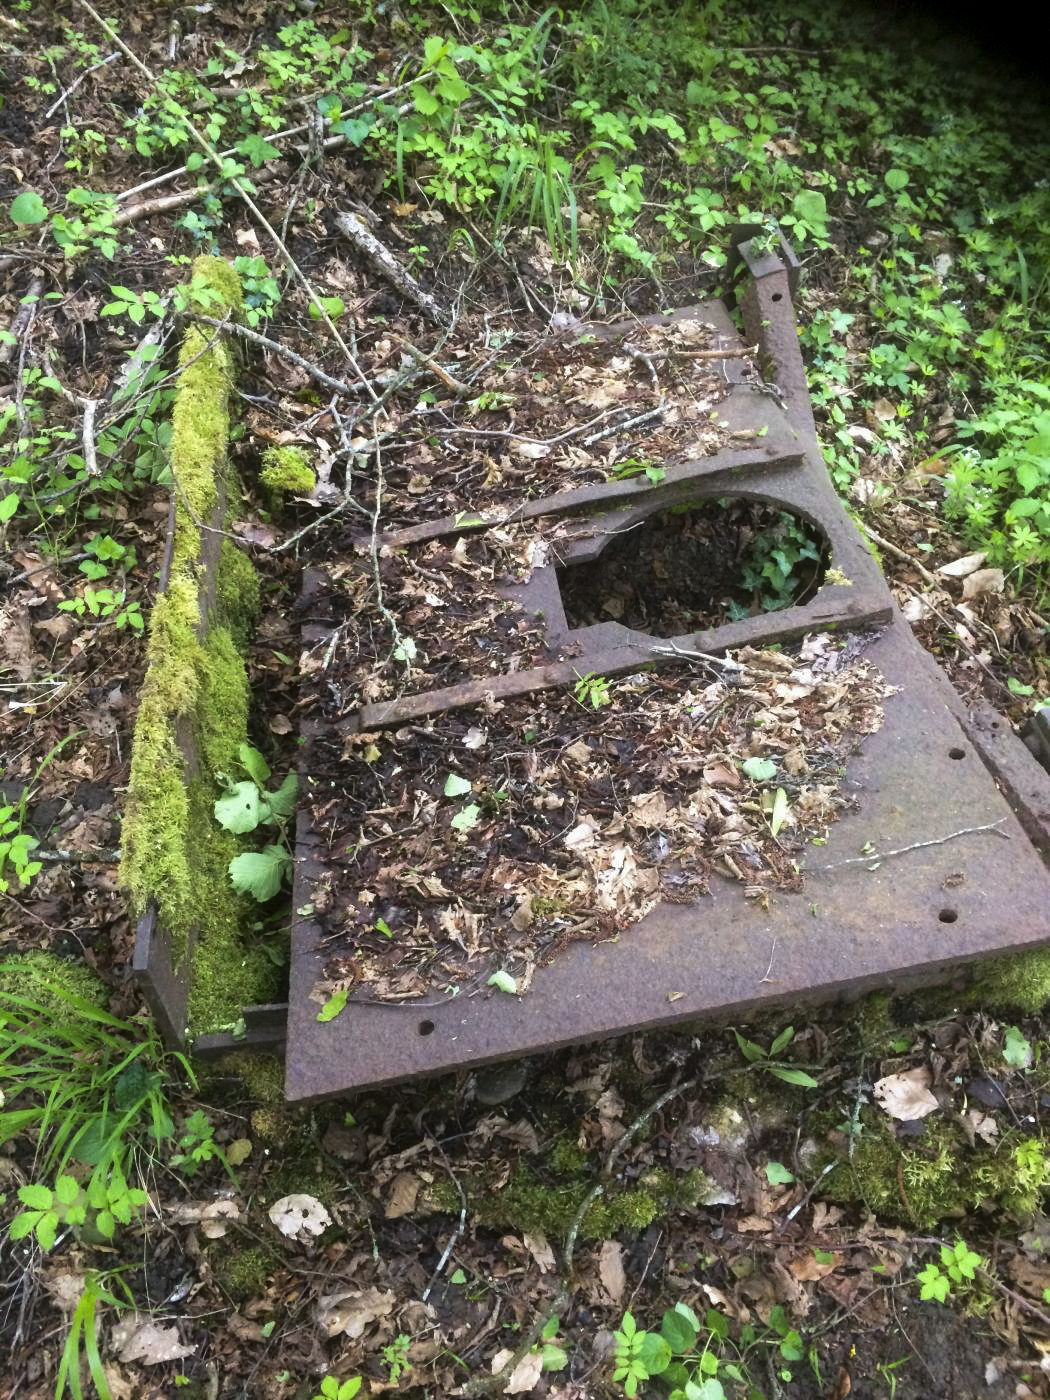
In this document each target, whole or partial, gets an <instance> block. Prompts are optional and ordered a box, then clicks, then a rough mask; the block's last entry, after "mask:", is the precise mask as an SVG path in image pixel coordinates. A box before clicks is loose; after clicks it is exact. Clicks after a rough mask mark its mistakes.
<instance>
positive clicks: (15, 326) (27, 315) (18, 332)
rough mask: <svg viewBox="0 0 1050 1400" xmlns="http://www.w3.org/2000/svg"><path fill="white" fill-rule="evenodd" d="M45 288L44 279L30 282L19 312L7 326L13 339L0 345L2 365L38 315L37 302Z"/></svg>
mask: <svg viewBox="0 0 1050 1400" xmlns="http://www.w3.org/2000/svg"><path fill="white" fill-rule="evenodd" d="M43 290H44V279H43V278H42V277H34V278H33V280H32V282H30V284H29V289H28V291H27V292H26V294H25V296H24V297H23V298H22V304H21V306H20V307H19V308H18V314H17V315H16V316H15V319H14V320H13V321H12V322H11V324H10V325H9V326H8V327H7V331H8V334H9V335H11V336H13V337H14V339H13V340H9V341H5V342H4V344H3V345H0V365H6V364H7V362H8V360H9V359H10V358H11V356H12V355H13V354H14V353H15V346H16V345H19V344H20V343H21V340H22V335H23V333H24V332H25V331H26V330H27V328H28V326H29V324H30V322H31V321H32V319H33V317H34V316H35V315H36V304H37V302H38V301H39V300H40V297H41V294H42V292H43Z"/></svg>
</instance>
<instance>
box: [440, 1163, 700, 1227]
mask: <svg viewBox="0 0 1050 1400" xmlns="http://www.w3.org/2000/svg"><path fill="white" fill-rule="evenodd" d="M593 1185H594V1182H593V1179H592V1178H586V1177H585V1178H583V1179H582V1180H575V1181H571V1182H561V1183H559V1182H550V1181H544V1180H543V1179H542V1178H541V1177H540V1176H539V1175H538V1174H537V1173H536V1172H535V1171H534V1170H533V1169H532V1168H530V1167H527V1166H525V1165H524V1164H522V1163H519V1164H518V1165H517V1166H516V1167H515V1168H514V1170H513V1172H512V1173H511V1175H510V1178H509V1180H508V1181H506V1182H505V1183H504V1184H502V1185H500V1186H494V1187H490V1186H488V1185H487V1184H486V1183H485V1182H483V1181H481V1180H479V1179H477V1178H475V1179H474V1180H471V1179H469V1178H468V1179H467V1180H466V1181H464V1182H463V1186H464V1190H465V1191H466V1194H467V1202H468V1208H469V1210H470V1214H471V1216H472V1218H473V1219H475V1220H476V1221H478V1222H479V1223H480V1224H482V1225H486V1226H488V1227H489V1228H491V1229H500V1230H502V1229H512V1230H518V1231H527V1232H528V1233H530V1234H536V1233H538V1234H544V1235H547V1236H548V1238H550V1239H552V1240H553V1239H564V1237H565V1235H566V1233H567V1231H568V1229H569V1226H570V1225H571V1224H572V1221H573V1219H574V1218H575V1216H576V1212H577V1211H578V1210H579V1208H580V1206H581V1205H582V1203H583V1200H584V1198H585V1197H586V1195H587V1194H588V1192H589V1191H590V1190H591V1189H592V1187H593ZM709 1185H710V1183H709V1181H708V1179H707V1177H706V1176H705V1175H704V1173H703V1172H700V1171H687V1172H683V1173H680V1174H679V1173H675V1172H670V1171H664V1170H657V1169H654V1170H652V1171H649V1172H646V1173H645V1175H644V1176H642V1177H641V1178H640V1179H639V1181H638V1184H637V1185H635V1186H630V1187H628V1188H627V1189H626V1190H615V1191H610V1192H609V1194H608V1195H603V1196H599V1197H598V1199H597V1200H596V1201H595V1202H594V1203H593V1204H592V1205H591V1206H590V1208H589V1209H588V1211H587V1213H586V1215H585V1216H584V1217H583V1222H582V1224H581V1226H580V1235H581V1237H583V1238H585V1239H609V1238H611V1237H612V1236H613V1235H615V1234H618V1233H619V1232H620V1231H622V1230H644V1229H645V1228H646V1226H647V1225H650V1224H652V1222H653V1221H654V1220H656V1219H658V1218H659V1217H661V1216H665V1215H669V1214H671V1213H672V1212H673V1211H676V1210H682V1209H686V1208H688V1207H690V1206H694V1205H695V1204H696V1202H697V1201H698V1200H699V1198H700V1195H701V1194H702V1192H703V1191H705V1190H706V1189H707V1188H708V1187H709ZM446 1188H448V1189H446ZM427 1201H428V1204H430V1205H431V1206H432V1207H433V1208H434V1209H436V1210H442V1211H450V1212H451V1211H458V1210H459V1208H460V1201H459V1195H458V1192H456V1190H455V1189H454V1188H453V1187H452V1186H451V1183H448V1182H441V1181H438V1182H435V1183H434V1185H433V1187H432V1188H431V1189H430V1191H429V1193H428V1196H427Z"/></svg>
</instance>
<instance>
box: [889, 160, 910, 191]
mask: <svg viewBox="0 0 1050 1400" xmlns="http://www.w3.org/2000/svg"><path fill="white" fill-rule="evenodd" d="M907 183H908V172H907V171H906V170H899V169H897V167H896V166H894V167H893V169H892V170H887V171H886V184H887V186H888V187H889V188H890V189H891V190H893V192H894V194H896V193H897V191H898V190H902V189H903V188H904V186H905V185H906V184H907Z"/></svg>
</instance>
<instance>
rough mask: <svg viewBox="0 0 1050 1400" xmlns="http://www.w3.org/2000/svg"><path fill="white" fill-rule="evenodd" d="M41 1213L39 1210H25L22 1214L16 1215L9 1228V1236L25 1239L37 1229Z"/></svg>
mask: <svg viewBox="0 0 1050 1400" xmlns="http://www.w3.org/2000/svg"><path fill="white" fill-rule="evenodd" d="M41 1214H42V1212H41V1211H39V1210H24V1211H22V1213H21V1214H20V1215H16V1216H15V1218H14V1220H12V1221H11V1225H10V1228H9V1229H8V1232H7V1233H8V1237H9V1238H10V1239H12V1240H24V1239H25V1237H26V1236H27V1235H31V1234H32V1233H33V1231H34V1230H35V1229H36V1227H37V1222H38V1221H39V1219H40V1216H41Z"/></svg>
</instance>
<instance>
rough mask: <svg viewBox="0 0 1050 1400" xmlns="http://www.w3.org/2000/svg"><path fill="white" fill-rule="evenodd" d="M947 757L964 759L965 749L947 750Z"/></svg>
mask: <svg viewBox="0 0 1050 1400" xmlns="http://www.w3.org/2000/svg"><path fill="white" fill-rule="evenodd" d="M948 757H949V758H965V757H966V750H965V749H949V750H948Z"/></svg>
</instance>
